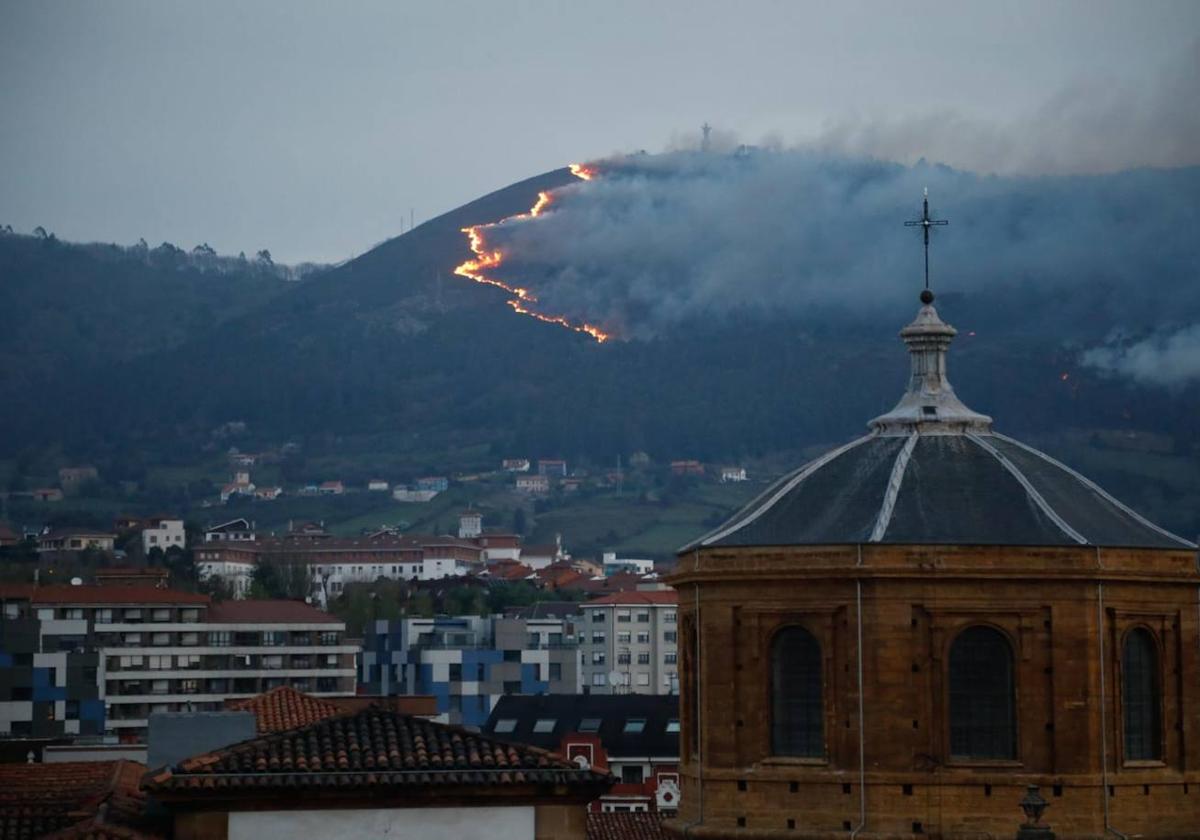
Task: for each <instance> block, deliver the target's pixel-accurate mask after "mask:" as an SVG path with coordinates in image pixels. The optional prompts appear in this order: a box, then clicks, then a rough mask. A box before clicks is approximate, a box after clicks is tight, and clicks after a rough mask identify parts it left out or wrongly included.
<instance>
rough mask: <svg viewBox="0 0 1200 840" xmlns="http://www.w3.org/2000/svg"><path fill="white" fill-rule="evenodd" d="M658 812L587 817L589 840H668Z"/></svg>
mask: <svg viewBox="0 0 1200 840" xmlns="http://www.w3.org/2000/svg"><path fill="white" fill-rule="evenodd" d="M662 821H663V815H662V813H660V812H658V811H640V812H615V813H611V814H600V813H593V812H589V813H588V815H587V840H666V837H667V834H666V832H665V831H663V827H662Z"/></svg>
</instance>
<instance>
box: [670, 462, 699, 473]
mask: <svg viewBox="0 0 1200 840" xmlns="http://www.w3.org/2000/svg"><path fill="white" fill-rule="evenodd" d="M671 475H704V464H702V463H700V462H699V461H672V462H671Z"/></svg>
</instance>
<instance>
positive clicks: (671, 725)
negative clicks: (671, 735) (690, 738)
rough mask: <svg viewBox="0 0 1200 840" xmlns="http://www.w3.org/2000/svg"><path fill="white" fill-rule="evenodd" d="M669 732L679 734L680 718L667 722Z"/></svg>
mask: <svg viewBox="0 0 1200 840" xmlns="http://www.w3.org/2000/svg"><path fill="white" fill-rule="evenodd" d="M667 731H668V732H678V731H679V718H671V719H670V720H669V721H667Z"/></svg>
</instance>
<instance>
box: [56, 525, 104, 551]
mask: <svg viewBox="0 0 1200 840" xmlns="http://www.w3.org/2000/svg"><path fill="white" fill-rule="evenodd" d="M115 541H116V535H115V534H110V533H108V532H105V531H91V530H87V529H85V528H62V529H58V530H53V531H48V532H47V533H44V534H41V535H40V536H38V541H37V542H38V547H37V550H38V552H39V553H44V552H48V551H86V550H87V549H94V550H96V551H112V550H113V543H114V542H115Z"/></svg>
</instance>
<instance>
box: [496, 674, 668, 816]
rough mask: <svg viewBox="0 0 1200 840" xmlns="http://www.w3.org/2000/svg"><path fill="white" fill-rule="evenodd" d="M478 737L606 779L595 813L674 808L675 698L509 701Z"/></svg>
mask: <svg viewBox="0 0 1200 840" xmlns="http://www.w3.org/2000/svg"><path fill="white" fill-rule="evenodd" d="M482 731H483V732H484V733H485V734H488V735H494V736H496V737H497V738H503V739H505V740H508V741H516V742H517V743H519V744H528V745H530V746H533V747H540V748H542V749H545V750H551V751H552V752H556V753H558V754H559V755H561V756H564V757H565V758H568V759H571V760H572V761H574V762H575V763H577V764H579V765H580V766H581V767H591V768H593V769H596V770H603V771H606V772H609V773H611V774H612V775H613V776H614V777H615V778H616V784H614V785H613V787H612V788H611V789H609V790H608V791H606V792H605V793H604V794H603V795H601V796H600V797H599V798H597V799H596V800H594V801H593V802H592V803H591V804H590V806H589V807H590V809H591V810H593V811H598V812H617V813H620V812H638V811H663V812H674V811H676V810H677V809H678V808H679V797H680V791H679V698H678V697H675V696H670V695H647V694H621V695H612V694H607V695H606V694H576V695H536V696H527V695H509V696H505V697H501V698H500V700H499V701H498V702H497V703H496V707H495V708H494V709H492V714H491V715H490V716H489V717H488V720H487V723H485V724H484V725H483V728H482Z"/></svg>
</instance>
